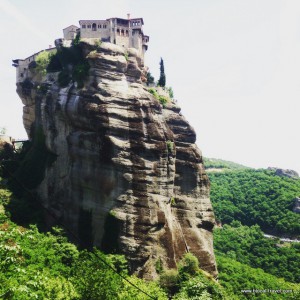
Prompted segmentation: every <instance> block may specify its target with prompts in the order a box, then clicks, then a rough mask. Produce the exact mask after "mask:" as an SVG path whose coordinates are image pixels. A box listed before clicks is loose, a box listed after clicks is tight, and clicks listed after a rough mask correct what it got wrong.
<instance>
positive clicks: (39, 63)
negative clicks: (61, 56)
mask: <svg viewBox="0 0 300 300" xmlns="http://www.w3.org/2000/svg"><path fill="white" fill-rule="evenodd" d="M54 55H55V53H53V52H49V51H42V52H40V53H39V54H38V55H37V57H36V59H35V62H36V71H37V73H38V74H41V75H43V76H44V75H46V74H47V67H48V65H49V63H50V61H51V57H53V56H54Z"/></svg>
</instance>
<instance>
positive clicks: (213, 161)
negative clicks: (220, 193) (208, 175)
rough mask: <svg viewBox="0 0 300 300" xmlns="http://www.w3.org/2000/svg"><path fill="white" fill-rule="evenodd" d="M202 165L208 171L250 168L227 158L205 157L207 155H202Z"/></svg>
mask: <svg viewBox="0 0 300 300" xmlns="http://www.w3.org/2000/svg"><path fill="white" fill-rule="evenodd" d="M204 166H205V169H206V171H208V172H220V171H228V170H244V169H250V168H249V167H246V166H243V165H241V164H237V163H235V162H232V161H227V160H223V159H217V158H207V157H204Z"/></svg>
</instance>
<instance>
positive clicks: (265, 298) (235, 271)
mask: <svg viewBox="0 0 300 300" xmlns="http://www.w3.org/2000/svg"><path fill="white" fill-rule="evenodd" d="M217 263H218V269H219V280H220V284H221V285H222V286H224V288H225V289H226V291H227V292H228V293H231V294H233V295H235V296H231V299H239V300H244V299H260V300H269V299H276V300H280V299H290V300H295V299H299V298H300V294H299V285H296V284H293V283H289V282H286V281H285V280H283V279H280V278H277V277H275V276H273V275H270V274H268V273H265V272H264V271H263V270H261V269H254V268H251V267H249V266H247V265H245V264H241V263H239V262H237V261H235V260H234V259H232V258H228V257H226V256H223V255H218V256H217ZM247 290H248V292H247ZM253 290H257V292H255V293H254V292H253ZM258 290H260V291H262V292H259V291H258ZM269 290H273V291H278V290H281V291H283V290H285V291H288V292H286V293H279V292H277V293H276V292H272V291H269ZM243 291H244V292H243ZM245 291H246V292H245Z"/></svg>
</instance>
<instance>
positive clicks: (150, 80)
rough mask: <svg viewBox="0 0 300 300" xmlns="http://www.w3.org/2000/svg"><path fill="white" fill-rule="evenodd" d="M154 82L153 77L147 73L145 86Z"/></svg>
mask: <svg viewBox="0 0 300 300" xmlns="http://www.w3.org/2000/svg"><path fill="white" fill-rule="evenodd" d="M153 82H154V77H153V76H152V74H151V73H150V72H148V73H147V85H149V84H151V83H153Z"/></svg>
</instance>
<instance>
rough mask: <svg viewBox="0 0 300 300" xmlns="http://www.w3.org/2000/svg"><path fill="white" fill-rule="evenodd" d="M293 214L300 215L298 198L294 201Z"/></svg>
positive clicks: (299, 200)
mask: <svg viewBox="0 0 300 300" xmlns="http://www.w3.org/2000/svg"><path fill="white" fill-rule="evenodd" d="M293 212H295V213H297V214H300V197H296V198H295V199H294V207H293Z"/></svg>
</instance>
